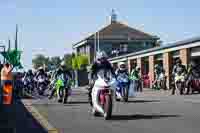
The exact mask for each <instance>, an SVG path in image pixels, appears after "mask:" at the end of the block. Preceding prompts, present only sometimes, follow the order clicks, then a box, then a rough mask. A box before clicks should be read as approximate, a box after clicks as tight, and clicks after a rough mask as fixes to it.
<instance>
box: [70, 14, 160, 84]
mask: <svg viewBox="0 0 200 133" xmlns="http://www.w3.org/2000/svg"><path fill="white" fill-rule="evenodd" d="M158 41H159V38H158V37H157V36H154V35H150V34H148V33H145V32H143V31H140V30H137V29H135V28H132V27H130V26H128V25H126V24H123V23H121V22H119V21H117V16H116V14H115V13H114V11H113V12H112V15H111V21H110V24H109V25H107V26H105V27H103V28H102V29H100V30H98V31H97V32H95V33H94V34H92V35H90V36H88V37H86V38H85V39H83V40H81V41H79V42H77V43H75V44H73V50H74V52H75V53H76V54H85V55H88V57H89V63H90V64H91V63H92V62H93V61H94V60H95V57H96V52H97V51H98V50H100V51H101V50H103V51H105V52H106V53H107V55H108V56H109V57H110V58H111V57H116V56H120V55H126V54H129V53H133V52H138V51H141V50H145V49H146V50H147V49H151V48H155V47H157V46H159V45H158ZM87 79H88V75H87V72H84V71H79V72H78V82H79V85H86V84H87V83H88V81H87Z"/></svg>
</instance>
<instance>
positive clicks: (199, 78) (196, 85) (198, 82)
mask: <svg viewBox="0 0 200 133" xmlns="http://www.w3.org/2000/svg"><path fill="white" fill-rule="evenodd" d="M190 76H191V78H192V80H191V86H190V88H191V91H192V94H193V93H194V92H196V91H197V92H198V93H200V74H199V72H198V71H194V72H193V73H192V74H191V75H190ZM188 93H189V92H188Z"/></svg>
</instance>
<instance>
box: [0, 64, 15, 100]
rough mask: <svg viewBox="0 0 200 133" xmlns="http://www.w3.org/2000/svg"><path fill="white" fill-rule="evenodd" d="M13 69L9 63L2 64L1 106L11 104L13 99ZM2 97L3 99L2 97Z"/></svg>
mask: <svg viewBox="0 0 200 133" xmlns="http://www.w3.org/2000/svg"><path fill="white" fill-rule="evenodd" d="M12 70H13V67H11V65H10V64H9V63H6V64H4V66H3V68H2V70H1V100H2V101H3V104H11V102H12V97H13V94H12V93H13V75H12ZM2 96H3V97H2Z"/></svg>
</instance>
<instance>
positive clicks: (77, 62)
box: [32, 54, 89, 70]
mask: <svg viewBox="0 0 200 133" xmlns="http://www.w3.org/2000/svg"><path fill="white" fill-rule="evenodd" d="M63 60H64V62H65V64H66V67H67V69H69V70H72V69H73V70H80V69H85V68H86V67H87V65H88V64H89V60H88V56H87V55H74V54H65V55H64V58H63ZM61 61H62V60H61V59H60V57H58V56H55V57H52V58H49V57H45V56H44V55H41V54H39V55H37V56H36V57H35V58H34V59H33V60H32V63H33V67H34V68H35V69H37V68H38V67H40V66H43V65H44V64H45V65H46V66H48V67H50V66H53V68H56V67H58V66H59V65H60V63H61ZM48 69H49V68H48Z"/></svg>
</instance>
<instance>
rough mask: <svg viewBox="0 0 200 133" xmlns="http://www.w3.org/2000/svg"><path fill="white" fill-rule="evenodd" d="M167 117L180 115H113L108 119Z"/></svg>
mask: <svg viewBox="0 0 200 133" xmlns="http://www.w3.org/2000/svg"><path fill="white" fill-rule="evenodd" d="M169 117H180V115H143V114H135V115H113V116H112V118H111V119H110V120H140V119H150V120H151V119H161V118H169Z"/></svg>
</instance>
